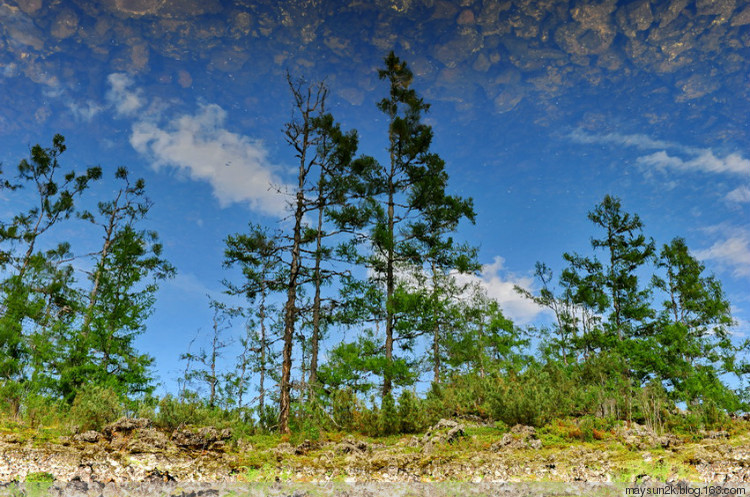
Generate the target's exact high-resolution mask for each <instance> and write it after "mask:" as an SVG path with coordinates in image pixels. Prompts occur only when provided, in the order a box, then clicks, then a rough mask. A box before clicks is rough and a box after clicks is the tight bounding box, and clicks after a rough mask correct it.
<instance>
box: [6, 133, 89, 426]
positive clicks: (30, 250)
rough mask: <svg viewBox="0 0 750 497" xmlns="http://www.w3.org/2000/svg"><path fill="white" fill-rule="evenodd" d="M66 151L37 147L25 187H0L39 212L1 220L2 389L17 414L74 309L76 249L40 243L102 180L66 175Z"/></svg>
mask: <svg viewBox="0 0 750 497" xmlns="http://www.w3.org/2000/svg"><path fill="white" fill-rule="evenodd" d="M65 149H66V146H65V139H64V138H63V137H62V136H61V135H55V136H54V138H53V139H52V146H51V147H50V148H44V147H41V146H40V145H35V146H34V147H32V148H31V153H30V157H29V159H28V160H26V159H24V160H22V161H21V162H20V163H19V165H18V182H19V183H18V184H15V185H11V183H10V181H9V180H4V181H3V182H2V184H3V187H4V188H8V189H10V188H11V187H12V188H13V189H15V188H26V187H29V188H30V189H33V190H34V194H35V195H36V196H35V199H34V203H35V205H34V206H33V207H31V208H29V209H28V210H26V211H23V212H19V213H18V214H16V215H15V216H14V217H13V219H12V220H10V221H2V222H0V244H1V245H3V246H4V247H7V248H3V249H2V251H0V263H2V266H1V267H2V269H3V280H2V282H0V391H1V393H2V397H3V398H4V399H6V401H7V402H8V404H9V407H10V410H11V411H12V413H13V414H17V413H18V410H19V408H20V403H21V399H22V397H23V395H24V392H25V391H28V390H29V388H30V386H29V385H28V380H29V379H30V375H31V374H32V370H33V368H32V365H35V366H36V367H37V368H38V367H40V366H42V364H43V363H44V362H45V361H46V357H45V356H40V355H39V354H45V355H46V354H48V353H50V347H49V346H47V344H48V343H49V342H48V337H49V336H51V334H53V333H58V332H59V330H52V329H51V327H53V326H54V327H56V328H57V327H59V326H63V325H64V324H63V322H62V321H61V320H58V319H56V318H63V317H64V319H65V321H67V324H70V320H71V319H72V312H73V310H74V307H75V305H74V304H75V297H74V292H73V291H72V290H71V285H72V284H73V277H72V269H71V268H70V266H69V265H66V263H67V262H69V261H70V257H71V254H70V244H69V243H67V242H61V243H59V244H57V247H56V248H53V249H51V250H47V251H41V250H39V243H40V241H41V240H42V238H43V237H44V236H45V235H46V234H48V232H50V231H51V230H52V228H53V227H55V226H57V225H59V224H60V223H61V222H64V221H65V220H67V219H69V218H70V217H71V216H72V215H73V214H74V213H75V205H74V204H75V199H76V198H77V197H79V196H80V195H81V194H82V193H83V192H84V191H85V190H86V189H87V188H88V186H89V183H91V182H92V181H94V180H97V179H99V178H100V177H101V168H99V167H93V168H89V169H88V170H87V171H86V172H85V173H83V174H77V173H75V172H73V171H71V172H68V173H64V174H63V172H62V171H61V170H62V165H61V164H60V162H59V157H60V155H61V154H62V153H63V152H65ZM61 175H62V177H60V176H61ZM50 245H52V244H51V243H50ZM37 346H38V347H37ZM37 371H38V369H37ZM37 386H38V385H37ZM37 386H33V387H34V388H36V387H37Z"/></svg>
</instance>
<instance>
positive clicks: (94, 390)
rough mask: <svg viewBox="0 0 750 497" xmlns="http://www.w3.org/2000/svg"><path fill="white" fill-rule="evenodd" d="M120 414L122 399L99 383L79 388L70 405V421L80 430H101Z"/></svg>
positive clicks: (121, 411) (121, 412)
mask: <svg viewBox="0 0 750 497" xmlns="http://www.w3.org/2000/svg"><path fill="white" fill-rule="evenodd" d="M122 414H123V406H122V401H121V399H120V397H119V396H118V395H117V393H116V392H115V391H114V390H112V389H111V388H109V387H103V386H99V385H88V386H85V387H83V388H82V389H81V390H79V391H78V393H77V394H76V396H75V399H74V400H73V405H72V406H71V407H70V421H71V423H73V424H74V425H76V426H77V427H78V429H79V430H81V431H86V430H101V429H102V428H104V426H105V425H107V424H109V423H111V422H113V421H114V420H116V419H117V418H119V417H120V416H122Z"/></svg>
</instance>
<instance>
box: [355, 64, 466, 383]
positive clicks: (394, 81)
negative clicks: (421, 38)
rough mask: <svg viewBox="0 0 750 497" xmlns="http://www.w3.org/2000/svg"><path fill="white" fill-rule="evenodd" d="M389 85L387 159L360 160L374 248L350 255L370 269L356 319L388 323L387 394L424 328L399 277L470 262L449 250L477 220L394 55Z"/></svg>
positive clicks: (364, 218) (387, 71)
mask: <svg viewBox="0 0 750 497" xmlns="http://www.w3.org/2000/svg"><path fill="white" fill-rule="evenodd" d="M378 75H379V77H380V79H381V80H384V81H386V82H387V84H388V88H389V91H388V95H387V96H386V97H385V98H383V99H382V100H381V101H380V102H379V103H378V108H379V109H380V110H381V111H382V112H383V113H384V114H385V115H386V118H387V122H388V148H387V150H388V162H387V163H384V164H379V163H378V162H376V161H374V159H368V160H362V161H360V162H359V163H358V164H357V167H358V168H359V169H358V171H359V172H360V174H361V177H362V178H367V181H366V186H364V187H363V188H362V191H361V194H362V195H361V201H360V203H359V207H360V209H361V211H360V212H361V213H366V215H360V216H359V217H357V218H356V221H358V222H360V223H362V224H361V225H362V226H364V225H365V224H366V223H369V227H370V232H369V235H368V237H367V242H368V243H369V245H370V252H369V253H362V252H361V251H360V250H358V249H357V247H356V246H352V247H350V248H349V251H348V254H349V256H350V257H351V258H352V259H353V260H354V261H356V263H357V264H362V265H365V266H367V267H368V269H369V270H370V273H371V274H372V277H371V278H370V281H369V282H366V283H365V282H353V281H351V280H349V282H348V283H349V285H350V286H349V287H348V288H347V289H346V290H345V292H348V293H355V292H357V291H359V293H360V295H361V296H362V297H360V298H359V299H356V300H353V301H352V303H353V305H352V306H351V307H350V309H349V312H350V318H352V320H359V321H370V322H374V323H375V324H376V325H377V324H378V323H379V322H383V321H384V323H383V324H384V328H385V340H384V344H383V346H382V356H383V358H384V364H385V369H384V371H383V384H382V393H383V396H384V397H385V396H386V395H387V394H388V393H389V392H390V391H391V389H392V387H393V381H394V375H395V369H400V368H401V367H402V366H403V364H404V363H403V361H401V360H400V358H399V357H398V356H397V355H396V353H397V352H398V349H404V350H407V351H408V350H409V349H410V348H411V346H412V344H413V341H414V339H415V338H416V337H417V336H418V335H419V330H414V329H412V328H410V327H408V326H400V325H399V321H400V320H403V319H404V314H405V311H404V309H401V308H400V305H401V302H403V301H404V300H406V301H409V300H411V298H410V297H407V295H406V294H407V293H408V291H407V288H408V286H406V285H404V284H402V283H403V282H400V281H399V272H403V271H408V270H409V268H422V267H424V265H425V264H426V263H427V264H428V267H429V262H428V261H430V260H431V261H432V262H433V263H434V267H435V269H436V271H437V269H438V268H441V270H442V268H443V267H447V266H454V267H456V266H459V267H460V265H461V264H464V265H465V267H466V268H467V269H468V267H469V266H470V265H471V259H472V257H471V250H469V251H468V254H464V256H463V257H465V259H466V260H465V261H464V260H463V259H460V260H458V259H454V260H452V261H450V263H449V264H446V265H445V266H443V264H442V263H443V262H445V261H448V260H449V259H451V256H449V255H448V254H449V252H451V251H454V250H455V251H458V249H457V247H455V246H454V244H453V241H452V239H451V238H450V237H449V236H448V234H449V233H451V232H452V231H453V230H455V228H456V226H457V224H458V222H459V221H460V220H461V219H462V218H468V219H470V220H472V219H473V216H474V212H473V209H472V205H471V201H468V200H464V199H461V198H459V197H453V196H450V195H447V194H446V186H447V181H448V175H447V173H446V172H445V163H444V161H443V160H442V159H441V158H440V157H439V156H438V155H437V154H435V153H433V152H431V151H430V147H431V144H432V137H433V135H432V129H431V127H430V126H428V125H426V124H424V123H423V122H422V114H423V113H424V112H426V111H427V110H428V109H429V105H428V104H426V103H425V102H424V101H423V100H422V99H421V98H420V97H419V96H418V95H417V93H416V91H415V90H414V89H413V88H412V87H411V86H412V82H413V74H412V72H411V70H409V68H408V67H407V64H406V62H404V61H402V60H401V59H399V58H398V57H396V55H395V54H394V53H393V52H391V53H390V54H389V55H388V56H387V57H386V58H385V68H383V69H381V70H379V71H378Z"/></svg>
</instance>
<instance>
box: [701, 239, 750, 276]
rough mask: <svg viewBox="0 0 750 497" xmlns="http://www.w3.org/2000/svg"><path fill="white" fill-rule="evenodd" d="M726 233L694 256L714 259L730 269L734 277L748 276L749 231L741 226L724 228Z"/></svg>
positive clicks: (749, 272)
mask: <svg viewBox="0 0 750 497" xmlns="http://www.w3.org/2000/svg"><path fill="white" fill-rule="evenodd" d="M728 230H731V231H730V232H729V233H727V236H725V237H724V238H723V239H722V240H719V241H717V242H716V243H714V244H713V245H711V247H709V248H707V249H705V250H700V251H697V252H696V254H695V255H696V257H698V258H699V259H704V260H712V261H716V263H718V264H719V265H720V266H723V267H725V268H727V269H728V270H730V271H731V272H732V274H733V275H734V276H735V277H748V276H750V233H748V232H747V231H746V230H744V229H742V228H734V229H732V228H725V229H722V231H724V232H726V231H728Z"/></svg>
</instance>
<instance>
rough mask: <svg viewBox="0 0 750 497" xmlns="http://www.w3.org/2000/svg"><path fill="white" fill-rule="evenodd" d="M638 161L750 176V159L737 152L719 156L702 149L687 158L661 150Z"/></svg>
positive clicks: (663, 166)
mask: <svg viewBox="0 0 750 497" xmlns="http://www.w3.org/2000/svg"><path fill="white" fill-rule="evenodd" d="M638 163H639V164H641V165H645V166H652V167H656V168H659V169H675V170H679V171H700V172H704V173H715V174H736V175H741V176H750V160H748V159H745V158H743V157H742V156H741V155H739V154H737V153H734V154H729V155H727V156H726V157H724V158H719V157H717V156H716V155H715V154H714V153H713V152H712V151H711V150H701V151H700V152H699V153H698V154H697V155H696V156H695V157H693V158H691V159H688V160H685V159H682V158H680V157H677V156H671V155H669V154H668V153H667V152H666V151H665V150H661V151H659V152H656V153H653V154H650V155H646V156H644V157H639V158H638Z"/></svg>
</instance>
